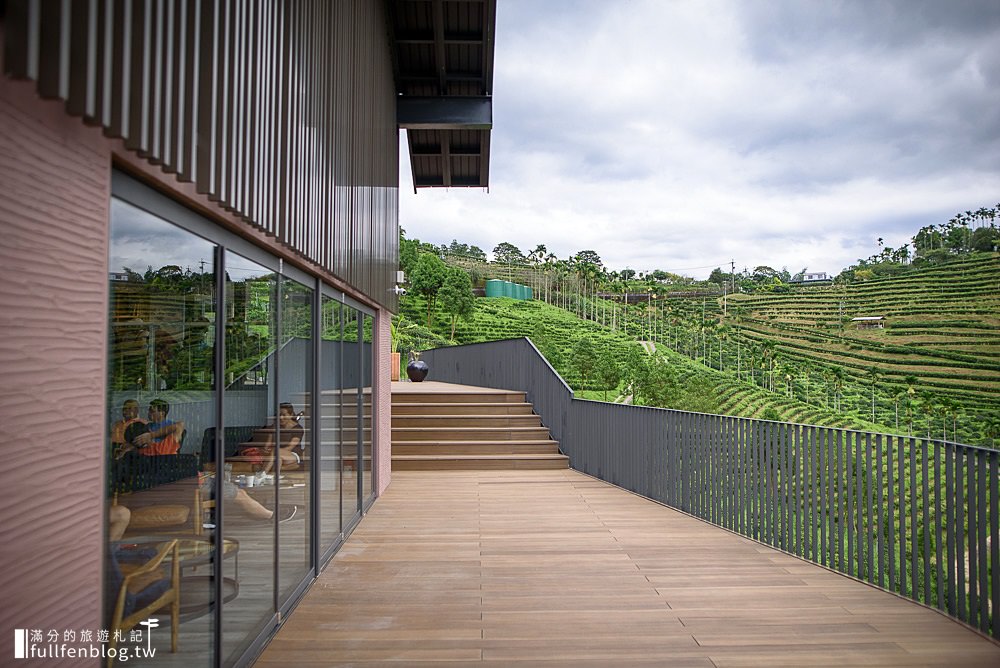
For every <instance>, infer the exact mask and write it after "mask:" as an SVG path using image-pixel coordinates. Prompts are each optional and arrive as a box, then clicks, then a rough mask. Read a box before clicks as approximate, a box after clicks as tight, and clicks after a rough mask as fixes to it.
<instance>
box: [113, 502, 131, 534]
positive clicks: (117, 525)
mask: <svg viewBox="0 0 1000 668" xmlns="http://www.w3.org/2000/svg"><path fill="white" fill-rule="evenodd" d="M131 519H132V512H131V511H130V510H129V509H128V508H126V507H125V506H120V505H118V504H115V505H113V506H109V507H108V540H110V541H112V542H114V541H116V540H121V538H122V536H123V535H124V534H125V529H127V528H128V523H129V521H130V520H131Z"/></svg>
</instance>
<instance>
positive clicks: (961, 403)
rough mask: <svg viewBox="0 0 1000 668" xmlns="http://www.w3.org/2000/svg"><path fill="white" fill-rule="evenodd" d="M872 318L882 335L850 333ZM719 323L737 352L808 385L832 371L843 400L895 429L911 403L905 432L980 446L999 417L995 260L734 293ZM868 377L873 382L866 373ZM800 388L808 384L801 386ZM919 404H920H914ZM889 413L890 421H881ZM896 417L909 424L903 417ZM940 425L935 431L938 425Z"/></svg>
mask: <svg viewBox="0 0 1000 668" xmlns="http://www.w3.org/2000/svg"><path fill="white" fill-rule="evenodd" d="M865 316H868V317H871V316H881V317H883V318H884V325H885V326H884V329H862V330H859V329H857V326H856V324H855V323H852V322H851V319H852V318H855V317H865ZM723 321H724V322H725V323H726V324H727V325H729V326H731V327H732V328H733V330H734V331H735V332H736V336H735V337H734V338H735V339H736V340H738V341H740V342H741V343H742V344H743V345H745V346H758V347H759V346H765V345H768V343H767V342H773V343H772V344H770V345H773V346H774V348H775V351H774V353H775V354H776V355H777V356H780V357H781V358H783V359H784V360H785V362H786V363H787V364H788V365H789V366H791V367H792V368H793V373H794V374H795V375H796V376H798V377H803V378H804V376H805V375H806V373H807V372H811V376H813V378H814V383H813V387H814V389H815V390H816V391H817V392H818V391H821V390H822V387H821V383H820V382H819V381H821V379H823V378H824V377H825V376H826V375H828V374H829V373H831V372H832V370H833V369H835V368H837V367H840V368H842V369H843V370H844V377H843V379H842V380H841V381H840V383H841V384H842V385H843V393H844V395H845V403H846V405H848V406H849V407H850V408H852V409H855V408H856V407H857V409H858V410H859V411H864V410H865V408H863V406H865V405H866V404H867V410H868V412H869V417H870V410H871V408H870V405H871V386H872V384H873V383H874V385H875V404H876V406H875V411H876V416H877V417H878V418H879V420H878V421H879V422H881V423H883V424H892V426H893V427H895V414H896V411H897V409H898V407H899V404H900V402H901V399H900V395H903V396H902V401H903V403H904V404H905V403H906V402H910V400H914V401H913V403H912V404H911V405H910V409H909V410H910V411H911V412H914V413H915V415H914V416H913V422H914V424H915V427H914V431H915V432H917V433H925V432H927V433H930V434H931V435H935V436H940V435H942V433H943V432H944V431H945V430H946V431H947V433H948V438H949V439H951V438H953V432H954V431H956V430H957V432H958V440H964V441H966V442H983V440H984V439H985V438H987V436H988V434H986V433H985V432H984V430H989V429H991V428H995V426H994V425H993V422H992V421H995V420H997V419H998V418H1000V255H997V254H995V253H994V254H980V255H976V256H972V257H970V258H968V259H964V260H957V261H954V262H951V263H948V264H945V265H942V266H938V267H932V268H928V269H924V270H920V271H914V272H912V273H911V274H907V275H905V276H902V277H898V278H890V279H883V280H873V281H869V282H864V283H858V284H851V285H846V286H828V287H819V288H807V289H802V290H800V291H798V292H793V293H791V294H782V295H777V294H762V295H734V296H733V297H731V298H730V300H729V313H728V316H727V317H726V318H724V319H723ZM873 372H874V373H877V374H878V376H877V377H873V376H871V375H870V374H872V373H873ZM801 382H809V381H806V380H800V383H801ZM917 399H919V402H917V401H916V400H917ZM890 416H891V419H890ZM904 421H908V419H907V420H904ZM945 423H947V424H946V426H939V425H945Z"/></svg>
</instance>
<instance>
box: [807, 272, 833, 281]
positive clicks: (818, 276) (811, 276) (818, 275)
mask: <svg viewBox="0 0 1000 668" xmlns="http://www.w3.org/2000/svg"><path fill="white" fill-rule="evenodd" d="M829 280H830V277H829V276H828V275H827V273H826V272H825V271H814V272H806V273H804V274H802V282H803V283H809V282H810V281H829Z"/></svg>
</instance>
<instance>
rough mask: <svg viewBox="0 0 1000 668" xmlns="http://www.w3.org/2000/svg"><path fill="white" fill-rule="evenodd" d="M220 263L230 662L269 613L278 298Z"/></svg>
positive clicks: (251, 273)
mask: <svg viewBox="0 0 1000 668" xmlns="http://www.w3.org/2000/svg"><path fill="white" fill-rule="evenodd" d="M225 266H226V300H225V308H226V330H225V331H226V360H225V362H226V364H225V369H226V385H225V393H224V395H223V401H224V403H225V411H226V412H225V415H226V423H225V425H226V426H225V430H224V432H223V443H224V448H225V454H226V461H225V462H224V466H223V513H224V520H225V521H224V523H223V526H224V528H225V537H226V539H227V540H230V541H234V542H236V543H237V544H238V545H239V553H240V558H239V560H235V559H228V560H224V561H223V575H224V579H225V582H224V584H229V583H234V584H235V585H236V586H237V588H238V595H236V596H235V597H233V598H232V599H231V600H229V601H227V602H226V603H225V604H224V606H223V611H222V656H223V659H224V660H225V661H227V662H231V661H235V660H236V659H237V658H238V657H239V656H240V655H241V654H242V653H243V652H244V651H245V650H246V648H247V647H248V646H249V644H250V642H251V641H252V640H253V638H254V637H256V635H257V634H258V633H259V632H260V631H261V630H262V629H263V628H264V627H265V626H266V625H269V624H270V623H271V620H272V618H273V616H274V604H275V599H274V596H275V586H274V585H275V583H274V557H275V527H276V522H277V520H278V519H280V511H279V512H278V513H275V511H274V509H275V480H276V476H275V468H276V465H277V458H278V448H276V447H275V443H276V442H277V441H276V437H277V433H276V432H277V429H276V424H277V419H278V418H277V414H278V411H277V406H276V403H277V402H276V401H275V389H274V384H275V383H276V382H278V378H277V375H276V374H275V351H276V350H277V343H278V336H277V310H276V308H275V307H276V305H277V304H278V303H279V300H278V299H277V290H278V278H277V275H276V274H275V273H274V272H273V271H271V270H270V269H267V268H266V267H263V266H261V265H259V264H257V263H255V262H252V261H251V260H249V259H247V258H245V257H242V256H240V255H237V254H235V253H233V252H230V251H227V252H226V258H225Z"/></svg>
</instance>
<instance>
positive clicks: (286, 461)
mask: <svg viewBox="0 0 1000 668" xmlns="http://www.w3.org/2000/svg"><path fill="white" fill-rule="evenodd" d="M275 431H277V432H278V437H279V439H280V444H279V447H278V456H280V457H281V468H282V469H284V470H286V471H292V470H295V469H297V468H299V465H300V464H301V463H302V439H303V437H304V436H305V433H306V430H305V428H303V426H302V425H301V424H300V423H299V416H298V415H296V414H295V406H293V405H292V404H290V403H283V404H281V405H280V406H279V407H278V429H275V428H274V427H267V428H266V429H262V430H259V431H258V432H257V433H255V434H254V438H253V440H252V441H250V442H248V443H246V444H244V445H241V446H240V450H239V454H240V456H241V457H246V458H247V459H248V460H250V462H251V463H253V464H254V465H261V466H263V471H264V472H265V473H270V472H271V469H273V468H274V443H275V440H274V433H275ZM259 436H263V439H260V438H259ZM261 441H263V443H261Z"/></svg>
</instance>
